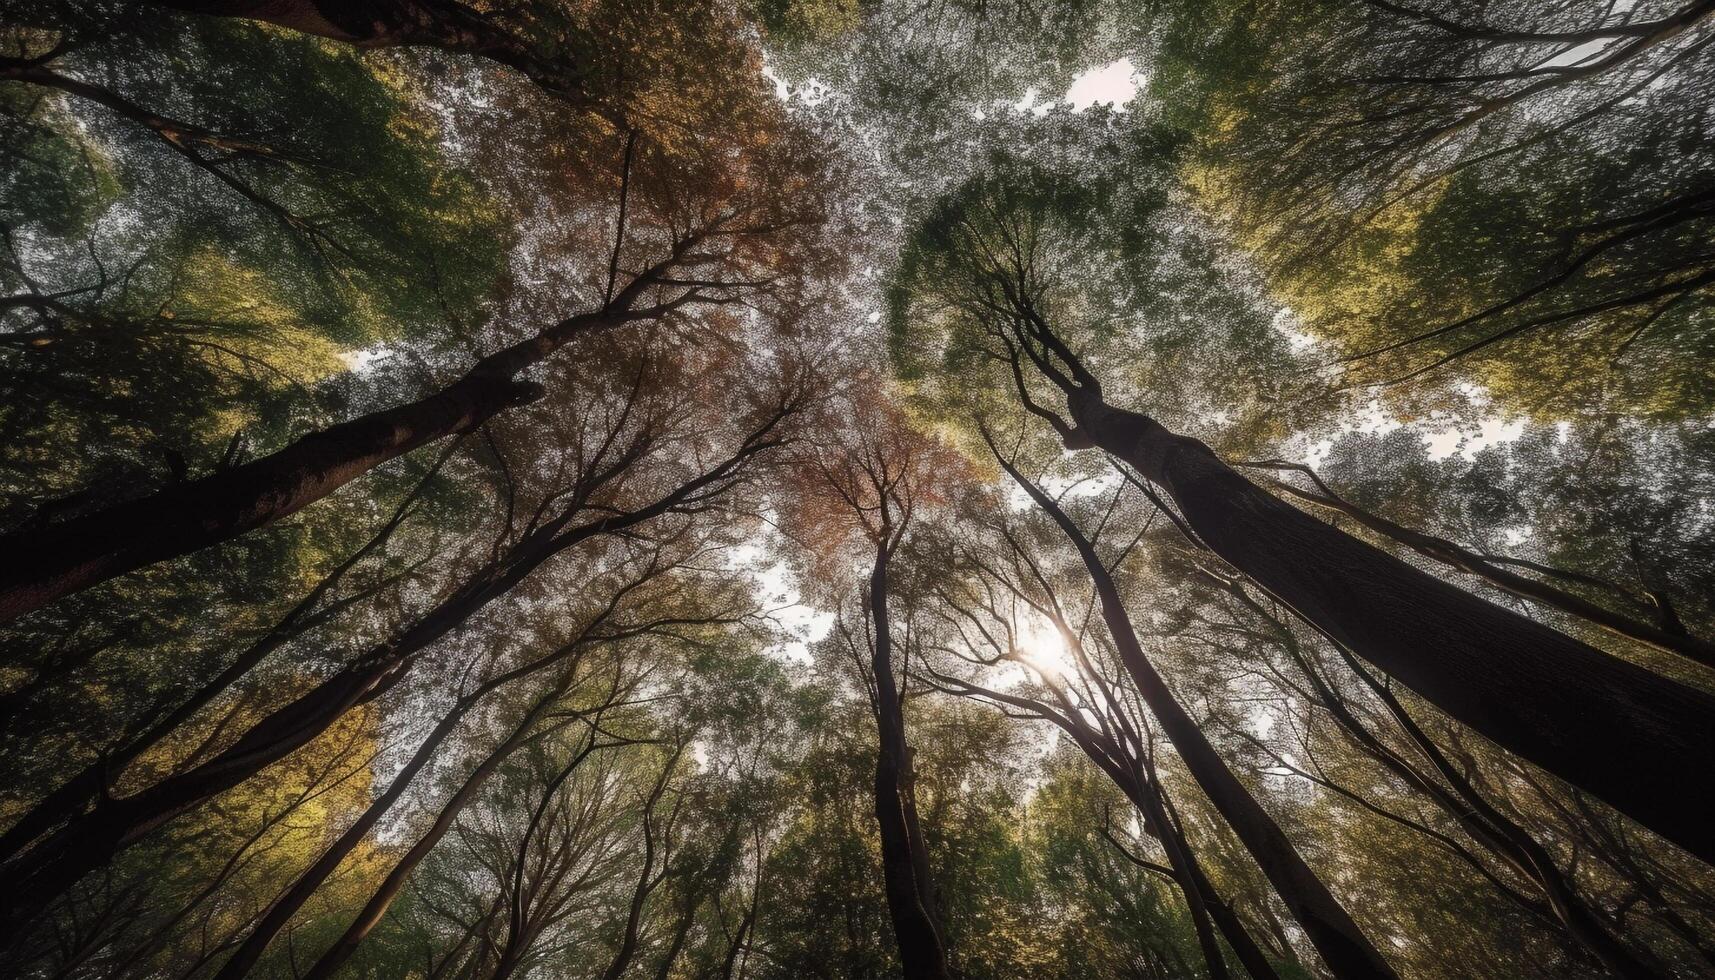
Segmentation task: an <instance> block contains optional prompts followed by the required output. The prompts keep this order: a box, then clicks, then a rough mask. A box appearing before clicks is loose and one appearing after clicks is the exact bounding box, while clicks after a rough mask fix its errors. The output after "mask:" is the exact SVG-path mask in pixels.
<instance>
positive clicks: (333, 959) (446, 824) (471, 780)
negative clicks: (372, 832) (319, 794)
mask: <svg viewBox="0 0 1715 980" xmlns="http://www.w3.org/2000/svg"><path fill="white" fill-rule="evenodd" d="M560 693H563V687H561V688H556V690H555V691H554V692H551V693H550V695H549V696H548V697H544V698H542V699H541V700H539V701H537V702H536V704H535V705H534V706H533V707H532V708H531V710H530V711H529V712H528V713H527V714H526V715H525V716H524V719H523V720H522V721H520V722H519V723H518V725H517V727H515V728H514V729H513V730H512V732H511V733H510V734H509V735H508V736H507V737H506V740H505V741H503V742H501V743H500V745H499V746H498V747H497V748H495V750H494V751H493V752H490V753H489V754H488V756H487V757H486V758H484V759H483V760H482V762H481V763H479V764H478V765H477V767H476V768H475V769H474V770H472V771H471V774H470V775H469V776H467V777H465V781H464V784H463V785H461V786H460V787H459V788H458V791H457V792H455V793H454V794H453V795H452V798H451V799H449V800H447V802H446V803H445V804H444V805H443V806H442V807H441V811H440V813H438V814H436V815H435V822H434V823H433V824H431V825H430V826H429V829H428V830H427V831H425V832H424V833H423V836H422V837H419V838H418V839H417V842H416V843H415V844H412V845H411V848H410V849H409V850H407V851H406V852H405V853H404V854H403V855H401V856H400V858H399V861H398V863H396V864H394V865H393V870H391V871H389V872H388V873H387V877H386V878H385V879H383V880H382V882H381V884H380V885H378V886H376V889H375V891H374V893H372V894H371V895H370V896H369V901H368V902H367V903H366V904H365V905H364V907H363V909H362V911H361V912H359V913H358V916H357V919H356V920H355V921H353V922H352V924H351V925H350V926H349V927H347V928H346V930H345V932H344V933H343V934H341V935H340V937H339V938H338V939H337V940H335V941H334V944H333V945H332V946H331V947H329V948H328V950H327V952H325V953H323V954H322V956H321V958H320V959H318V960H316V962H315V964H314V965H313V966H311V967H310V968H309V971H308V972H307V973H305V974H304V977H303V980H327V978H328V977H331V976H333V975H334V974H335V973H337V972H338V970H339V968H340V967H341V966H343V965H344V964H345V961H346V960H348V959H350V958H351V955H352V954H353V953H355V952H357V947H358V946H360V945H362V944H363V941H364V940H365V939H367V938H368V937H369V933H370V931H371V930H373V929H374V928H375V927H376V925H378V924H379V923H380V922H381V919H382V917H383V916H385V915H386V914H387V910H388V909H389V908H391V907H392V905H393V900H394V899H395V898H398V897H399V892H400V891H402V890H403V889H404V887H405V882H406V881H407V880H409V879H410V877H411V873H412V872H413V871H415V870H416V869H417V865H418V864H420V863H422V860H423V858H425V857H427V856H428V854H429V852H430V851H432V850H434V848H435V845H436V844H438V843H440V840H441V838H442V837H444V836H446V833H447V831H449V830H451V829H452V826H453V823H454V821H456V820H457V819H458V815H459V814H460V813H461V812H463V810H464V808H465V807H466V806H468V805H470V802H471V801H472V800H474V799H475V798H476V795H477V793H478V792H479V791H481V789H482V787H483V784H484V783H486V782H487V781H488V779H489V777H490V776H493V775H494V773H495V770H497V769H499V768H500V764H501V763H502V762H505V761H506V759H507V757H509V756H510V755H511V754H512V753H513V752H516V751H517V750H518V749H520V748H522V747H523V746H524V745H526V744H528V743H529V742H530V741H531V740H532V738H533V736H531V735H530V728H531V726H532V725H534V724H535V722H536V720H537V719H538V718H539V717H540V716H541V713H542V711H543V709H545V708H547V707H548V706H549V705H551V704H552V703H553V702H554V700H555V699H556V698H557V696H558V694H560ZM595 737H596V736H595V733H594V732H591V733H590V735H589V739H590V741H589V742H587V743H586V744H585V746H584V748H583V749H582V750H581V751H580V757H579V759H578V761H582V759H583V758H584V757H587V756H588V755H589V754H590V752H592V751H594V749H595Z"/></svg>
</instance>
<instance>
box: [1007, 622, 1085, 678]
mask: <svg viewBox="0 0 1715 980" xmlns="http://www.w3.org/2000/svg"><path fill="white" fill-rule="evenodd" d="M1018 640H1019V644H1018V645H1019V652H1020V653H1021V654H1022V656H1023V659H1024V662H1025V663H1026V664H1027V665H1029V666H1030V667H1031V668H1033V669H1034V670H1036V671H1038V672H1040V673H1042V674H1043V675H1044V676H1047V677H1064V676H1065V675H1066V674H1069V673H1071V672H1072V671H1073V670H1074V668H1075V665H1074V663H1073V661H1072V654H1071V651H1069V650H1067V649H1066V643H1065V641H1064V640H1062V639H1061V638H1060V633H1059V632H1058V631H1057V630H1055V629H1054V627H1053V626H1052V625H1050V624H1049V623H1047V622H1043V621H1031V622H1028V623H1026V624H1025V625H1024V628H1023V629H1021V630H1020V631H1019V637H1018Z"/></svg>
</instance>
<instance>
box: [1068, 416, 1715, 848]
mask: <svg viewBox="0 0 1715 980" xmlns="http://www.w3.org/2000/svg"><path fill="white" fill-rule="evenodd" d="M1068 402H1069V404H1070V405H1071V407H1072V411H1073V414H1074V417H1075V419H1076V422H1077V425H1078V429H1079V431H1080V433H1081V435H1082V436H1083V437H1084V438H1087V439H1088V440H1089V442H1090V443H1093V444H1094V445H1095V446H1099V447H1100V448H1102V449H1104V450H1106V451H1108V452H1110V453H1112V454H1114V455H1115V456H1117V457H1119V458H1120V459H1122V460H1124V461H1125V462H1127V463H1129V464H1130V465H1131V466H1132V467H1134V468H1135V469H1136V470H1137V471H1138V473H1140V474H1141V475H1142V476H1143V477H1144V478H1146V479H1148V480H1149V481H1150V482H1152V483H1154V484H1156V485H1157V486H1160V487H1161V488H1162V489H1163V490H1165V491H1166V492H1167V494H1168V495H1169V496H1170V497H1172V499H1173V501H1174V503H1175V504H1177V505H1178V508H1179V510H1180V512H1181V513H1182V514H1183V515H1184V519H1185V522H1186V524H1187V525H1188V526H1189V527H1190V529H1191V530H1192V532H1194V533H1195V534H1196V535H1197V537H1198V538H1199V539H1201V541H1202V542H1203V543H1204V544H1206V545H1207V546H1208V547H1209V548H1210V549H1211V550H1213V551H1214V552H1215V553H1216V554H1217V555H1219V556H1221V557H1222V558H1223V559H1225V560H1226V561H1227V562H1228V563H1230V564H1231V565H1232V566H1233V567H1235V568H1237V569H1238V570H1239V571H1241V572H1243V573H1244V574H1245V575H1246V576H1247V577H1248V578H1250V579H1251V580H1252V581H1253V582H1255V583H1257V585H1259V586H1260V587H1262V588H1263V589H1265V590H1266V591H1267V592H1268V593H1269V594H1270V595H1272V596H1274V597H1275V598H1276V599H1277V600H1278V601H1280V602H1281V603H1282V604H1284V605H1285V606H1286V607H1287V608H1289V609H1291V610H1293V612H1294V613H1296V614H1297V615H1298V616H1300V617H1302V618H1303V619H1304V620H1306V621H1307V622H1309V623H1310V624H1312V625H1313V626H1315V627H1316V628H1317V629H1318V630H1320V631H1321V632H1322V633H1323V634H1324V635H1326V636H1328V637H1329V638H1330V639H1331V640H1332V641H1333V642H1334V643H1336V644H1337V645H1339V646H1342V647H1344V648H1346V649H1349V650H1351V651H1352V652H1354V653H1355V654H1357V655H1358V656H1360V657H1362V658H1363V659H1365V660H1367V661H1369V662H1370V663H1371V664H1374V665H1375V666H1376V667H1378V668H1380V669H1381V670H1382V671H1384V672H1386V673H1387V674H1388V675H1390V676H1392V677H1393V678H1395V679H1396V680H1398V681H1399V682H1400V683H1402V684H1404V685H1406V686H1407V687H1409V688H1411V689H1412V690H1413V691H1415V692H1416V693H1417V694H1418V695H1420V696H1422V697H1423V698H1424V699H1425V700H1427V701H1429V702H1430V703H1431V704H1433V705H1435V706H1436V707H1437V708H1440V709H1441V710H1442V711H1444V712H1446V713H1447V714H1448V715H1450V716H1452V717H1453V718H1455V719H1457V720H1458V721H1459V722H1461V723H1462V724H1464V725H1466V726H1468V727H1470V728H1471V729H1472V730H1473V731H1476V732H1477V733H1479V734H1481V735H1483V736H1484V737H1486V738H1488V739H1490V740H1491V741H1493V742H1495V743H1496V744H1498V745H1500V746H1501V747H1503V748H1505V749H1507V750H1508V751H1511V752H1514V753H1517V754H1518V755H1519V756H1520V757H1521V758H1523V759H1526V760H1528V761H1530V762H1532V763H1534V764H1536V765H1538V766H1541V767H1542V768H1543V769H1545V770H1547V771H1548V772H1550V773H1552V774H1554V775H1556V776H1558V777H1560V778H1562V779H1564V780H1566V781H1567V782H1569V783H1571V784H1573V785H1574V786H1577V787H1579V788H1581V789H1584V790H1587V791H1589V792H1591V793H1594V794H1595V795H1596V796H1598V797H1600V798H1601V799H1603V800H1605V801H1606V802H1607V803H1609V804H1610V805H1612V806H1613V807H1615V808H1616V809H1618V810H1620V811H1621V812H1622V813H1625V814H1626V815H1628V816H1630V817H1632V818H1633V819H1635V820H1637V821H1638V822H1639V823H1642V824H1643V825H1644V826H1646V827H1648V828H1650V829H1651V830H1653V831H1655V832H1656V833H1658V834H1660V835H1662V836H1663V837H1665V838H1667V839H1668V840H1670V841H1673V842H1674V843H1676V844H1679V845H1680V846H1681V847H1684V848H1685V849H1686V850H1688V851H1690V852H1691V853H1692V854H1695V855H1697V856H1698V857H1699V858H1701V859H1703V860H1704V861H1706V862H1715V821H1711V820H1710V818H1709V815H1710V814H1711V813H1715V780H1708V779H1701V778H1687V777H1688V774H1693V773H1706V772H1715V697H1712V696H1710V695H1708V694H1704V693H1702V692H1700V691H1696V690H1693V689H1692V688H1689V687H1687V686H1685V685H1683V684H1679V683H1676V682H1674V681H1672V680H1669V679H1667V678H1665V677H1662V676H1661V675H1659V674H1655V673H1653V672H1651V671H1649V670H1646V669H1644V668H1642V667H1639V666H1636V665H1634V664H1631V663H1628V662H1626V661H1623V660H1620V659H1618V658H1616V657H1612V656H1609V655H1608V654H1605V653H1603V652H1602V651H1600V650H1597V649H1595V648H1594V647H1591V646H1589V645H1587V644H1585V643H1581V642H1579V641H1577V640H1575V639H1573V638H1571V637H1569V636H1566V635H1565V634H1563V633H1560V632H1557V631H1555V630H1553V629H1550V628H1549V627H1547V626H1544V625H1542V624H1540V623H1537V622H1534V621H1532V620H1530V619H1527V618H1525V617H1523V616H1520V615H1518V614H1517V613H1514V612H1511V611H1510V610H1506V609H1503V608H1501V607H1499V606H1496V605H1494V604H1493V603H1490V602H1487V601H1485V600H1483V599H1481V598H1479V597H1477V596H1474V595H1472V594H1470V593H1468V592H1465V591H1463V590H1461V589H1458V588H1456V587H1455V586H1452V585H1450V584H1448V583H1446V582H1443V581H1441V580H1440V579H1438V578H1435V577H1434V576H1432V575H1430V574H1428V573H1426V572H1422V571H1419V570H1417V569H1415V568H1412V567H1411V566H1410V565H1407V564H1406V563H1405V562H1402V561H1400V560H1399V559H1397V558H1395V557H1393V556H1392V555H1389V554H1387V553H1385V552H1383V551H1381V550H1379V549H1377V548H1373V547H1371V546H1370V545H1368V544H1365V543H1364V542H1362V541H1359V540H1358V539H1356V538H1354V537H1352V536H1351V535H1348V534H1346V533H1344V532H1342V531H1340V530H1339V529H1337V528H1334V527H1332V526H1330V525H1328V524H1326V523H1324V522H1322V521H1319V520H1317V519H1316V518H1314V517H1311V516H1310V515H1308V514H1306V513H1304V512H1302V511H1300V510H1298V509H1297V508H1294V507H1292V506H1291V505H1289V504H1287V503H1285V502H1284V501H1281V500H1279V499H1278V498H1276V497H1274V496H1273V495H1272V494H1269V493H1267V492H1265V491H1263V490H1262V489H1260V488H1258V487H1257V486H1255V485H1254V484H1252V483H1250V482H1249V481H1248V480H1246V479H1245V478H1244V477H1242V476H1240V475H1239V474H1238V473H1236V472H1234V471H1233V469H1232V468H1231V467H1229V466H1227V465H1226V464H1225V463H1223V462H1221V461H1220V460H1219V459H1218V458H1217V457H1216V456H1215V454H1214V453H1213V452H1212V451H1210V449H1209V448H1208V447H1207V446H1205V445H1204V444H1203V443H1201V442H1198V441H1197V440H1195V439H1189V438H1186V437H1184V436H1179V435H1175V434H1174V433H1172V432H1169V431H1167V430H1166V429H1164V428H1163V427H1162V426H1161V425H1160V424H1158V423H1157V422H1155V421H1154V420H1153V419H1150V418H1148V417H1147V416H1144V415H1140V414H1138V413H1136V412H1129V411H1125V410H1123V409H1117V408H1114V407H1113V406H1111V405H1108V404H1106V403H1105V402H1103V401H1101V399H1100V396H1099V394H1098V393H1095V392H1092V391H1091V390H1090V389H1089V388H1087V387H1086V388H1083V389H1078V390H1075V391H1074V392H1073V393H1072V394H1071V395H1070V396H1069V398H1068Z"/></svg>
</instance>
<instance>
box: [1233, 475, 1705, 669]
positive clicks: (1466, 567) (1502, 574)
mask: <svg viewBox="0 0 1715 980" xmlns="http://www.w3.org/2000/svg"><path fill="white" fill-rule="evenodd" d="M1243 465H1246V466H1259V467H1266V468H1269V469H1277V468H1278V469H1289V470H1298V471H1300V472H1304V473H1308V474H1309V475H1310V478H1311V479H1312V480H1315V481H1316V483H1317V484H1318V485H1319V486H1322V487H1323V489H1324V490H1325V489H1326V486H1325V485H1323V484H1322V481H1321V479H1320V478H1319V477H1317V476H1316V474H1315V473H1314V472H1313V471H1311V470H1310V469H1309V468H1308V467H1303V466H1298V465H1296V464H1292V463H1274V462H1272V461H1270V462H1266V463H1246V464H1243ZM1276 485H1277V486H1279V487H1280V489H1281V490H1282V491H1283V492H1285V493H1288V494H1291V495H1292V496H1294V497H1297V498H1298V499H1300V500H1304V501H1307V502H1309V503H1313V504H1316V505H1317V506H1320V507H1327V508H1329V509H1331V510H1335V511H1338V512H1340V513H1342V514H1345V515H1346V516H1348V517H1350V518H1352V519H1353V520H1355V521H1357V522H1358V523H1359V524H1362V525H1363V526H1364V527H1367V528H1369V529H1370V530H1372V531H1375V532H1376V533H1378V534H1381V535H1383V536H1384V537H1387V538H1391V539H1392V540H1394V541H1396V542H1398V543H1400V544H1402V545H1404V546H1406V547H1407V548H1410V549H1411V550H1413V551H1415V552H1417V553H1418V554H1420V555H1423V556H1424V557H1425V558H1432V559H1434V560H1435V561H1438V562H1441V563H1442V564H1444V565H1447V566H1449V567H1451V568H1456V569H1458V570H1459V571H1461V572H1466V573H1469V574H1471V575H1475V576H1477V577H1478V578H1480V579H1482V580H1483V581H1485V582H1488V583H1489V584H1490V585H1492V586H1494V587H1495V588H1498V589H1501V590H1503V591H1506V592H1510V593H1512V594H1513V595H1516V596H1518V597H1519V598H1521V599H1529V600H1530V601H1532V602H1536V603H1540V604H1541V605H1544V606H1547V607H1548V608H1550V609H1555V610H1558V611H1560V612H1563V613H1565V614H1567V615H1568V616H1575V617H1577V618H1579V619H1582V620H1584V621H1586V622H1588V623H1592V624H1594V625H1596V626H1600V627H1602V628H1603V629H1605V630H1608V631H1609V632H1612V633H1615V634H1617V635H1619V636H1624V637H1627V638H1628V639H1632V640H1636V641H1637V642H1639V643H1645V644H1648V645H1650V646H1652V647H1655V648H1656V649H1657V650H1662V651H1665V652H1667V653H1674V654H1678V655H1679V656H1682V657H1684V658H1686V659H1687V660H1692V661H1695V662H1697V663H1700V664H1702V665H1704V666H1705V667H1715V644H1711V643H1709V642H1707V641H1705V640H1702V639H1700V638H1698V637H1695V636H1692V635H1690V634H1689V633H1687V632H1686V631H1685V629H1684V626H1683V625H1682V624H1677V621H1676V620H1673V619H1671V618H1670V619H1669V620H1668V624H1669V625H1667V626H1657V625H1654V624H1651V623H1646V622H1644V621H1642V620H1640V619H1638V618H1637V617H1635V616H1628V615H1626V614H1624V613H1620V612H1615V611H1614V610H1612V609H1609V608H1607V607H1606V606H1602V605H1599V604H1597V603H1594V602H1591V601H1590V600H1588V599H1586V598H1584V597H1583V596H1581V595H1577V594H1576V593H1572V592H1568V591H1566V590H1565V589H1562V588H1559V587H1557V586H1555V585H1551V584H1550V583H1548V582H1544V581H1542V580H1541V579H1535V578H1531V577H1530V576H1528V575H1520V574H1519V573H1518V572H1515V571H1513V570H1512V569H1510V568H1506V567H1504V566H1502V565H1500V564H1498V563H1496V562H1495V561H1494V560H1492V559H1489V558H1487V557H1485V556H1483V555H1479V554H1477V553H1475V552H1473V551H1471V550H1470V549H1468V548H1462V547H1460V546H1459V545H1457V544H1454V543H1453V542H1451V541H1448V540H1446V539H1445V538H1438V537H1436V536H1434V535H1432V534H1425V533H1423V532H1422V531H1417V530H1414V529H1412V528H1409V527H1406V526H1404V525H1402V524H1396V523H1394V522H1393V521H1390V520H1388V519H1387V518H1385V517H1383V516H1381V515H1380V514H1376V513H1373V512H1371V511H1369V510H1365V509H1364V508H1362V507H1359V506H1358V505H1356V504H1354V503H1351V502H1350V501H1347V500H1345V499H1343V498H1341V497H1339V496H1336V495H1333V494H1332V493H1314V492H1311V491H1308V490H1303V489H1300V488H1299V487H1295V486H1292V485H1291V484H1289V483H1277V484H1276ZM1560 574H1563V575H1564V574H1566V573H1560ZM1588 581H1591V582H1592V584H1598V585H1601V586H1603V587H1604V588H1605V589H1606V590H1607V591H1609V592H1614V593H1619V591H1620V590H1619V589H1618V588H1617V587H1615V586H1613V585H1612V584H1610V583H1606V582H1596V581H1595V580H1588ZM1660 608H1662V609H1663V611H1664V612H1670V610H1671V606H1663V607H1660ZM1676 625H1677V626H1678V628H1677V629H1675V628H1673V627H1674V626H1676Z"/></svg>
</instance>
